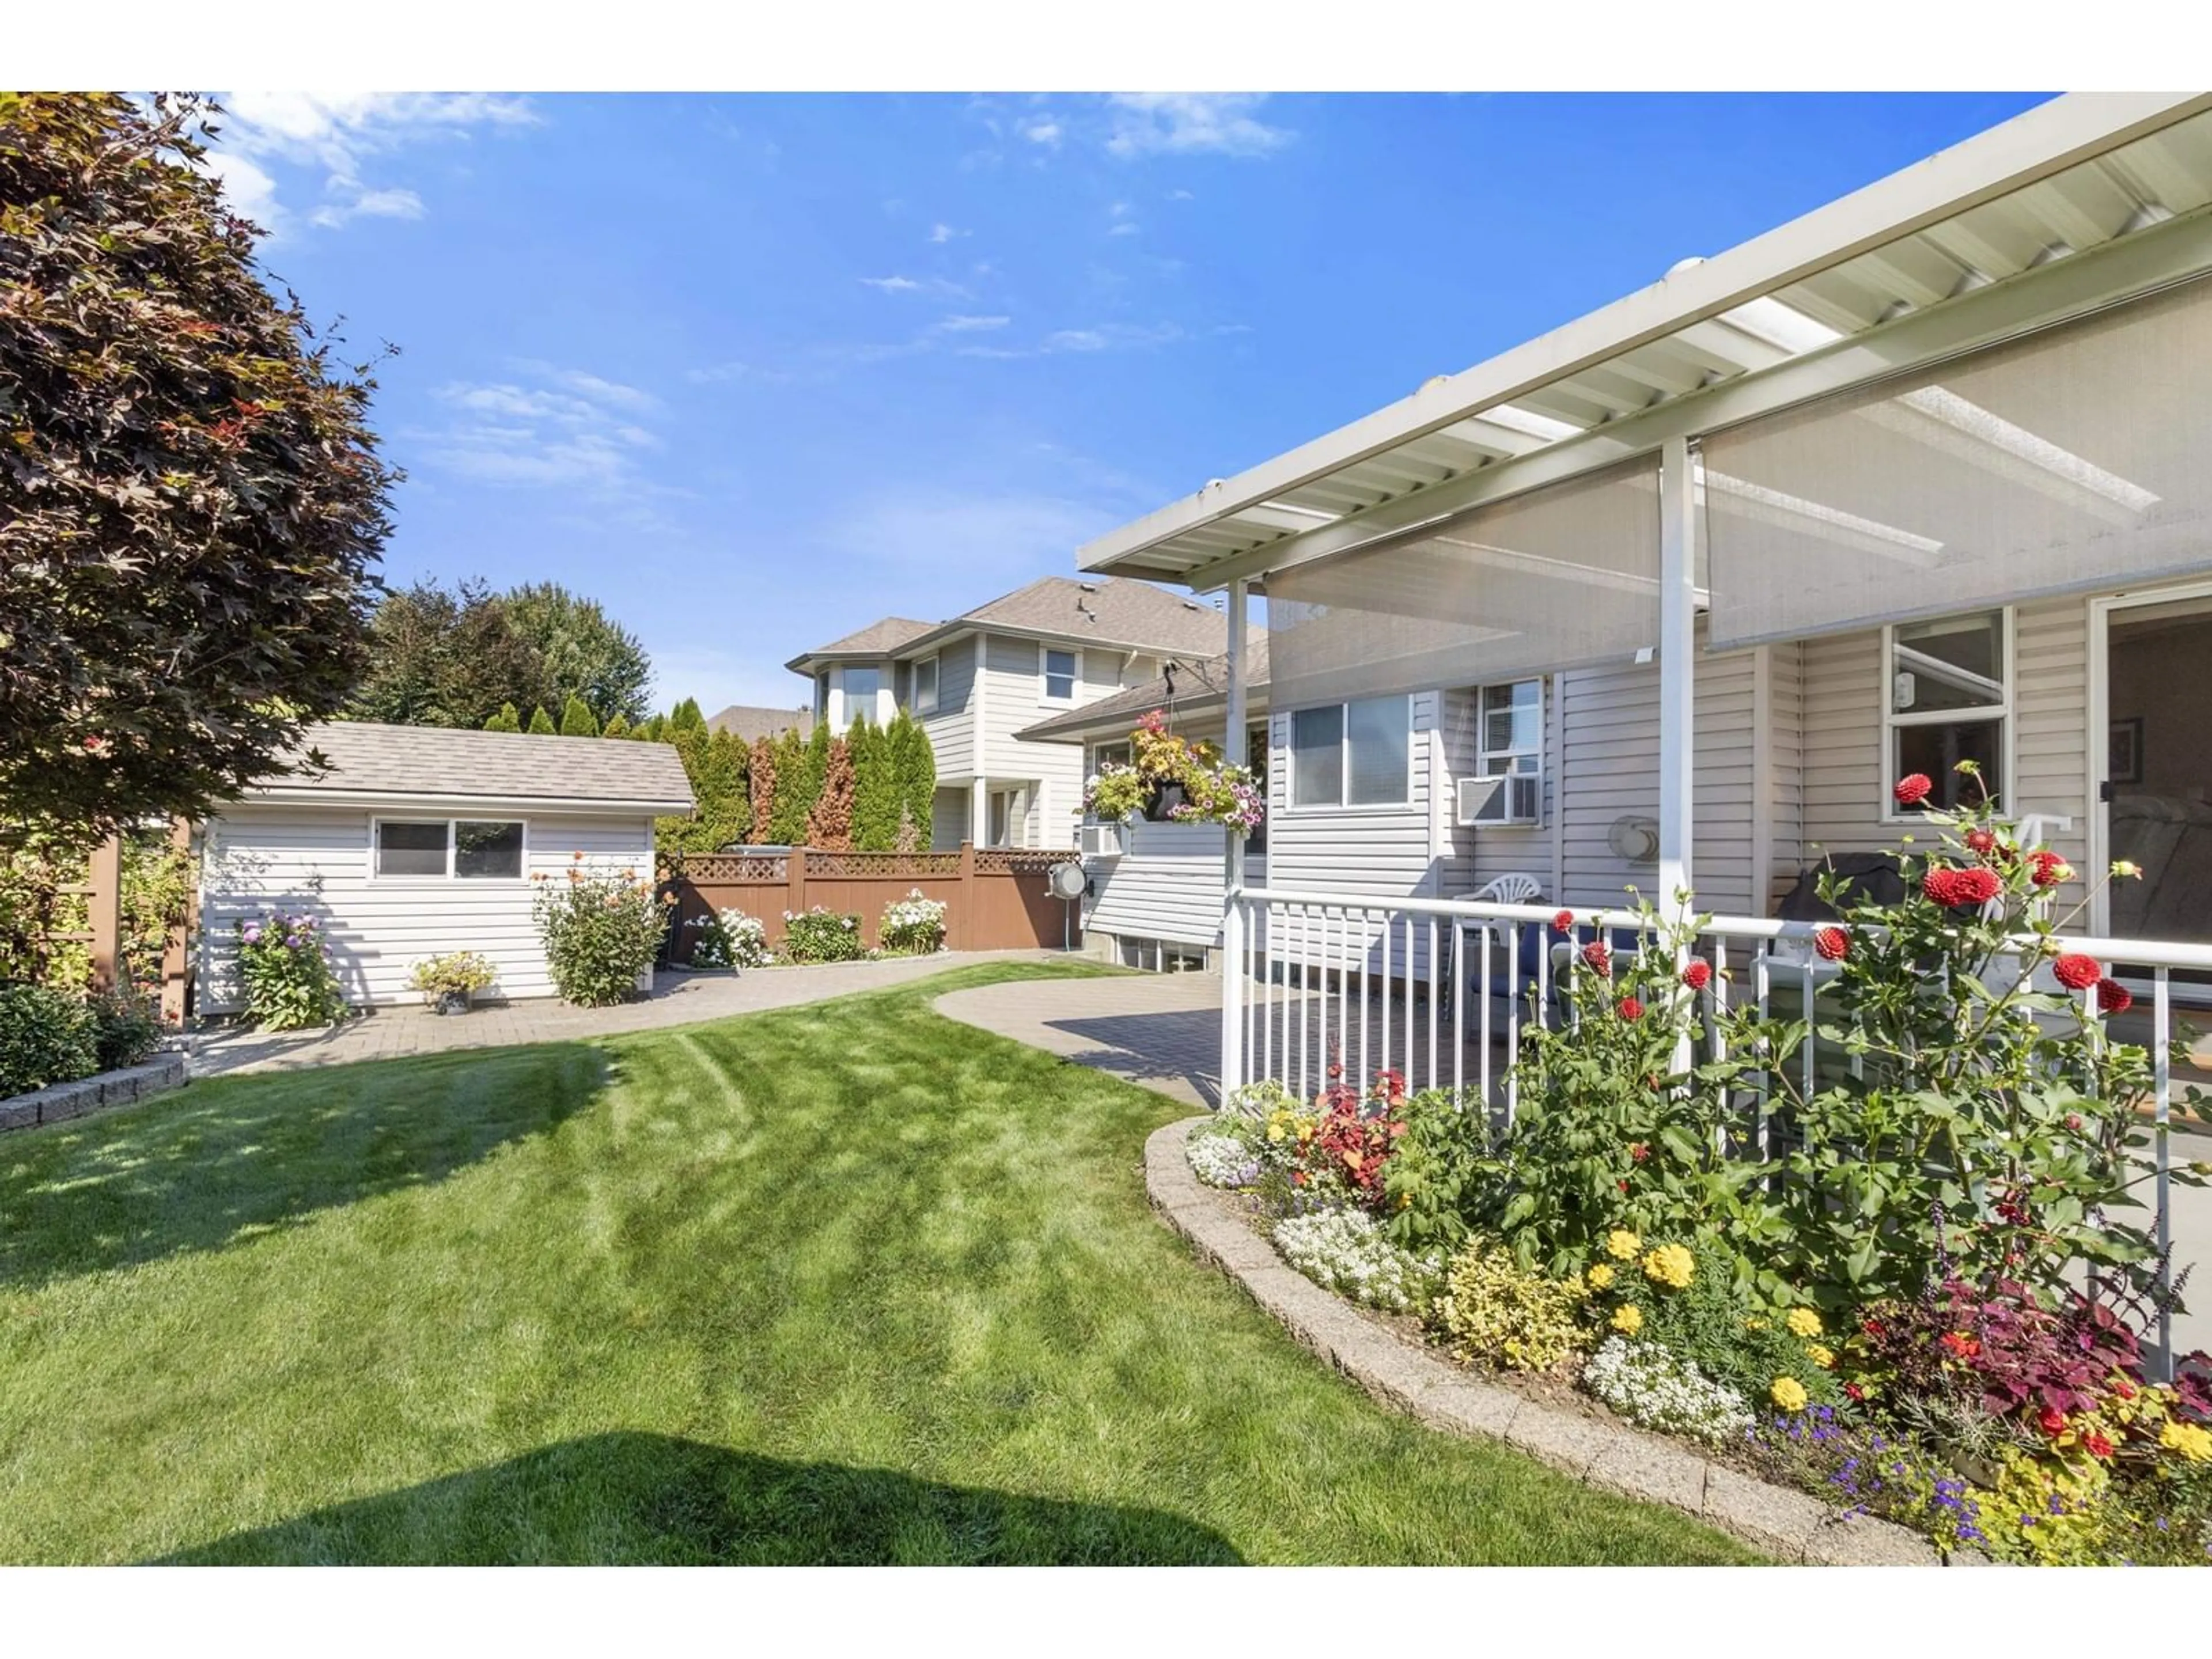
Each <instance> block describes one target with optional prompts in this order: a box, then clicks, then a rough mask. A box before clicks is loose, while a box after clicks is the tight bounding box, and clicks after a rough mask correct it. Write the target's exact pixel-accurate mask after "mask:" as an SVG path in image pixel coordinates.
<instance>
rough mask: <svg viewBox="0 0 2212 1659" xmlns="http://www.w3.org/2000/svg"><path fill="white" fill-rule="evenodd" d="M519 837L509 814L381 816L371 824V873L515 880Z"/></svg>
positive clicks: (516, 824) (519, 856)
mask: <svg viewBox="0 0 2212 1659" xmlns="http://www.w3.org/2000/svg"><path fill="white" fill-rule="evenodd" d="M522 838H523V836H522V825H521V823H520V822H517V821H513V820H483V819H473V818H458V819H455V818H413V819H410V818H382V819H380V820H378V822H377V825H376V873H377V874H378V875H380V876H436V877H450V878H453V879H454V880H457V881H487V880H503V881H519V880H520V879H521V877H522Z"/></svg>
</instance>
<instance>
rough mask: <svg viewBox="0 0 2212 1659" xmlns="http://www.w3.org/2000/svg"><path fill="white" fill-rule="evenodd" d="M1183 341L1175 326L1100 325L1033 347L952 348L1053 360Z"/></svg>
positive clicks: (1061, 333)
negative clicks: (1065, 356)
mask: <svg viewBox="0 0 2212 1659" xmlns="http://www.w3.org/2000/svg"><path fill="white" fill-rule="evenodd" d="M1184 337H1185V335H1184V331H1183V330H1182V326H1181V325H1178V324H1175V323H1152V324H1141V323H1101V324H1099V325H1097V327H1095V328H1060V329H1054V331H1052V332H1051V333H1049V334H1048V335H1046V336H1045V337H1044V338H1042V340H1040V341H1038V342H1037V343H1036V344H1034V345H1026V346H1000V345H965V346H958V347H956V348H954V350H955V352H956V354H957V356H963V357H991V358H1001V359H1006V358H1015V357H1056V356H1061V355H1063V354H1065V353H1071V352H1073V353H1078V354H1084V355H1087V354H1090V353H1092V352H1099V351H1133V350H1139V349H1143V348H1145V347H1146V346H1160V345H1169V344H1171V343H1174V342H1175V341H1177V340H1180V339H1182V338H1184Z"/></svg>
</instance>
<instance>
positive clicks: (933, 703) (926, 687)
mask: <svg viewBox="0 0 2212 1659" xmlns="http://www.w3.org/2000/svg"><path fill="white" fill-rule="evenodd" d="M913 707H914V712H915V714H935V713H936V712H937V659H936V658H934V657H924V658H923V659H921V661H920V662H918V663H916V664H915V665H914V697H913Z"/></svg>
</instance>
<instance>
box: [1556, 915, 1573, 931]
mask: <svg viewBox="0 0 2212 1659" xmlns="http://www.w3.org/2000/svg"><path fill="white" fill-rule="evenodd" d="M1574 926H1575V913H1574V912H1573V911H1571V910H1562V911H1560V912H1559V915H1556V916H1553V918H1552V931H1553V933H1571V932H1573V931H1574Z"/></svg>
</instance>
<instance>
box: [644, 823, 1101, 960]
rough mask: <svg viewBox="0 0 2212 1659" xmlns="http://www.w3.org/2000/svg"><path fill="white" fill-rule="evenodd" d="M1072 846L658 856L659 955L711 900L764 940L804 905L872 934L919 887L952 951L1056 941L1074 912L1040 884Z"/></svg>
mask: <svg viewBox="0 0 2212 1659" xmlns="http://www.w3.org/2000/svg"><path fill="white" fill-rule="evenodd" d="M1075 859H1076V854H1075V852H1074V850H1073V848H1057V849H1054V848H1024V847H976V846H974V845H973V844H971V843H968V842H963V843H962V845H961V848H960V850H959V851H958V852H957V853H825V852H823V851H821V850H819V849H818V848H806V849H804V850H799V849H794V850H793V851H792V852H789V853H694V854H690V855H688V856H686V857H685V858H684V859H682V860H680V861H678V864H676V865H673V866H665V867H664V868H663V869H662V871H661V872H660V875H661V882H662V884H663V886H664V887H665V888H667V889H668V890H671V891H672V892H673V893H674V894H675V895H676V908H675V925H674V926H673V927H671V929H670V930H669V940H670V943H669V957H670V959H671V961H674V962H677V963H684V962H688V961H689V960H690V954H691V941H692V940H693V939H695V938H696V937H697V934H696V930H694V929H693V928H691V927H690V925H689V924H690V922H691V921H694V920H696V918H698V917H701V916H705V915H712V914H713V913H714V912H715V911H717V910H735V911H738V912H739V913H740V914H741V915H748V916H757V917H758V918H759V919H760V920H761V921H762V922H763V923H764V924H766V926H767V927H768V942H769V949H770V950H775V949H777V948H778V947H779V946H781V944H782V942H783V918H784V913H785V912H786V911H790V912H792V913H793V914H797V913H798V912H799V911H802V910H805V909H807V908H810V907H811V906H814V905H817V904H818V905H820V906H821V907H822V908H823V909H825V910H834V911H837V912H840V913H842V914H846V915H857V916H859V917H860V929H861V933H862V935H863V937H864V938H865V939H866V941H867V943H868V944H869V945H874V944H875V943H876V927H877V924H878V922H880V921H882V919H883V914H884V906H885V905H888V904H890V903H891V902H894V901H896V900H898V899H902V898H904V897H905V896H907V895H908V893H910V892H914V891H916V890H919V891H920V892H921V896H923V897H924V898H933V899H937V900H939V901H941V902H943V903H944V905H945V944H946V945H947V946H948V947H950V948H951V949H952V950H955V951H1009V950H1026V949H1035V948H1036V947H1039V946H1047V947H1057V946H1058V945H1060V942H1061V939H1062V938H1063V937H1066V938H1067V939H1070V940H1071V941H1073V940H1074V939H1079V938H1080V937H1081V928H1082V919H1081V918H1080V917H1077V918H1075V919H1074V928H1075V930H1074V931H1073V933H1068V932H1066V929H1067V926H1068V916H1067V908H1068V907H1067V905H1066V902H1064V901H1062V900H1060V899H1056V898H1054V896H1052V890H1051V889H1050V887H1049V886H1048V879H1049V877H1050V874H1051V872H1052V870H1053V868H1054V866H1056V865H1061V864H1070V863H1073V862H1074V861H1075Z"/></svg>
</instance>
